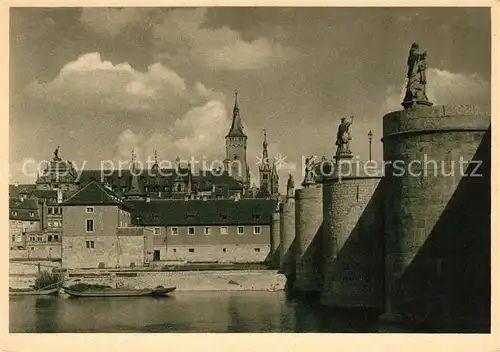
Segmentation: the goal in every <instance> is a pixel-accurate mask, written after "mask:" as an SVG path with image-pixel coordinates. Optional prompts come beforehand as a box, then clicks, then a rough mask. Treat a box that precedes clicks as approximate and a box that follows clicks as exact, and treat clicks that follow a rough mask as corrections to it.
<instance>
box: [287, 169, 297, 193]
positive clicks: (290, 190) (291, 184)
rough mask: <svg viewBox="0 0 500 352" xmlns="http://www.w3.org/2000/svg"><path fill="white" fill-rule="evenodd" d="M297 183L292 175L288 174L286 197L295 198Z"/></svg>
mask: <svg viewBox="0 0 500 352" xmlns="http://www.w3.org/2000/svg"><path fill="white" fill-rule="evenodd" d="M294 190H295V182H294V181H293V177H292V174H288V181H287V182H286V196H287V197H288V198H293V197H295V194H294Z"/></svg>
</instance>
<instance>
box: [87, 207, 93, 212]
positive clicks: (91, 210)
mask: <svg viewBox="0 0 500 352" xmlns="http://www.w3.org/2000/svg"><path fill="white" fill-rule="evenodd" d="M85 212H86V213H93V212H94V207H87V208H86V209H85Z"/></svg>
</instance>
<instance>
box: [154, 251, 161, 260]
mask: <svg viewBox="0 0 500 352" xmlns="http://www.w3.org/2000/svg"><path fill="white" fill-rule="evenodd" d="M159 260H160V251H157V250H156V251H154V252H153V261H154V262H157V261H159Z"/></svg>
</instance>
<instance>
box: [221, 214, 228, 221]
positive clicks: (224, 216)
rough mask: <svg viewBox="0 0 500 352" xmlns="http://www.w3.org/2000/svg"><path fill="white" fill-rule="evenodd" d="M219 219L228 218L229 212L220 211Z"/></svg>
mask: <svg viewBox="0 0 500 352" xmlns="http://www.w3.org/2000/svg"><path fill="white" fill-rule="evenodd" d="M219 219H221V220H227V213H219Z"/></svg>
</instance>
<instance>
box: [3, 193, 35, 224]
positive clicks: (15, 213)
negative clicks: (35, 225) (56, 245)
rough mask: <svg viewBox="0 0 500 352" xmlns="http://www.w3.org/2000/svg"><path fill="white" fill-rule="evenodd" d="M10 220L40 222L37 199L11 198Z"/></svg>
mask: <svg viewBox="0 0 500 352" xmlns="http://www.w3.org/2000/svg"><path fill="white" fill-rule="evenodd" d="M9 219H10V220H24V221H39V220H40V216H39V214H38V205H37V202H36V199H29V198H26V199H24V200H21V199H19V198H9Z"/></svg>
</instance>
